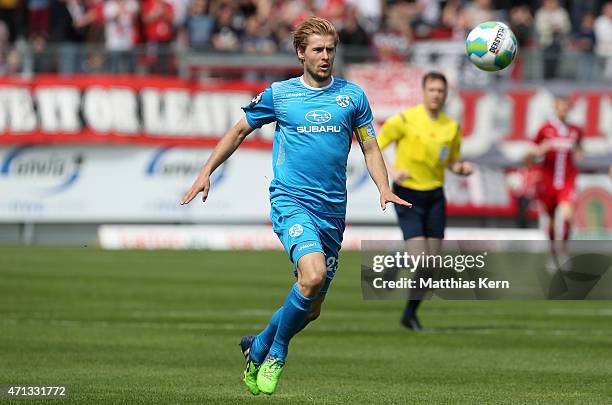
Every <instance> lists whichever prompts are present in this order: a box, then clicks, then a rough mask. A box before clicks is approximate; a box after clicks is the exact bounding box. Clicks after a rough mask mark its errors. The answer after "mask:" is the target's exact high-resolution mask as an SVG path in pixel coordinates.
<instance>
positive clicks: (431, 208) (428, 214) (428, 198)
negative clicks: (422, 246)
mask: <svg viewBox="0 0 612 405" xmlns="http://www.w3.org/2000/svg"><path fill="white" fill-rule="evenodd" d="M393 192H394V193H395V194H397V195H398V196H399V197H400V198H401V199H403V200H406V201H408V202H409V203H412V208H408V207H404V206H403V205H399V204H395V212H396V213H397V220H398V222H399V226H400V228H402V234H403V235H404V240H408V239H411V238H416V237H418V236H421V237H426V238H437V239H444V228H445V227H446V199H445V197H444V189H443V188H442V187H440V188H436V189H434V190H429V191H418V190H412V189H410V188H405V187H401V186H398V185H397V184H393Z"/></svg>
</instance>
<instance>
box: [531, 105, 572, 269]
mask: <svg viewBox="0 0 612 405" xmlns="http://www.w3.org/2000/svg"><path fill="white" fill-rule="evenodd" d="M568 111H569V100H568V99H567V97H563V96H557V97H555V118H553V119H551V120H549V121H548V122H546V123H545V124H544V125H543V126H542V127H541V128H540V130H539V131H538V134H537V136H536V138H535V140H534V147H533V149H532V150H531V151H530V153H529V160H530V161H531V162H536V164H537V165H538V167H539V173H540V175H539V181H538V184H537V186H536V198H537V199H538V200H539V202H540V206H541V211H542V213H543V214H544V215H545V216H546V217H547V218H548V236H549V238H550V240H551V241H554V240H558V239H561V240H563V242H562V245H561V246H562V247H561V249H562V251H561V253H563V254H567V240H568V239H569V235H570V229H571V222H572V215H573V205H574V199H575V187H576V176H577V175H578V167H577V166H576V162H578V161H579V160H580V159H581V158H582V147H581V141H582V130H581V129H580V128H578V127H577V126H575V125H572V124H570V123H568V122H567V114H568ZM557 212H558V214H559V215H561V217H562V219H563V234H562V235H561V237H560V238H558V237H556V236H557V235H555V214H556V213H557ZM551 250H552V253H553V257H555V258H556V259H557V265H558V266H559V265H560V264H562V263H559V261H560V260H559V259H558V257H556V253H557V252H555V244H551Z"/></svg>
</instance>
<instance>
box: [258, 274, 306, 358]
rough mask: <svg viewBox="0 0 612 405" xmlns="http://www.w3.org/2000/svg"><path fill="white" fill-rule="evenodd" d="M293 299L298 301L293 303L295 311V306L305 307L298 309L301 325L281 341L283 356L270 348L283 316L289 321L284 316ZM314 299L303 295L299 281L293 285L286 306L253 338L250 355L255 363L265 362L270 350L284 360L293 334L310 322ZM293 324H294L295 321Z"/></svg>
mask: <svg viewBox="0 0 612 405" xmlns="http://www.w3.org/2000/svg"><path fill="white" fill-rule="evenodd" d="M292 300H293V301H294V302H297V305H295V306H293V305H292V307H293V308H294V313H295V312H296V311H295V309H297V308H295V307H296V306H299V307H301V308H304V309H303V310H298V311H297V312H298V313H299V315H300V318H299V319H300V320H301V322H300V323H299V327H298V328H296V329H295V330H294V331H293V332H290V333H291V334H290V336H289V339H286V338H285V340H284V342H285V343H284V344H283V343H281V346H280V349H281V351H282V352H283V353H284V355H282V357H281V356H280V355H279V354H274V353H278V351H276V352H274V353H273V352H272V351H271V350H270V349H271V347H272V345H273V343H274V341H275V337H276V335H277V331H278V326H279V324H280V321H281V317H282V318H283V320H284V321H285V322H287V321H288V319H287V318H284V317H283V313H284V309H285V307H286V306H287V305H288V303H289V304H290V305H291V301H292ZM312 301H314V298H308V297H305V296H304V295H302V293H301V292H300V290H299V288H298V286H297V283H295V284H294V285H293V287H292V288H291V291H289V295H288V296H287V299H286V300H285V304H284V306H282V307H280V308H279V309H278V310H277V311H276V312H275V313H274V315H272V319H270V322H269V323H268V325H267V326H266V328H265V329H264V330H263V331H261V333H259V334H258V335H257V336H255V339H254V340H253V343H252V344H251V354H250V355H251V359H252V360H253V361H254V362H255V364H261V363H263V361H264V360H265V359H266V356H267V355H268V352H270V354H271V355H273V356H274V357H280V358H282V361H284V359H285V358H286V356H287V346H288V345H289V340H290V339H291V338H292V337H293V336H295V335H296V334H297V333H298V332H300V331H301V330H302V329H304V328H305V327H306V326H307V325H308V323H309V322H308V319H306V318H307V316H308V312H309V311H310V307H311V306H312ZM291 324H292V325H294V323H293V322H292V323H291ZM285 328H286V330H287V326H285ZM292 329H293V328H292ZM282 336H285V337H286V336H288V333H287V332H284V335H282ZM281 339H283V337H281ZM277 350H278V349H277Z"/></svg>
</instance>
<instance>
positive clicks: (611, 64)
mask: <svg viewBox="0 0 612 405" xmlns="http://www.w3.org/2000/svg"><path fill="white" fill-rule="evenodd" d="M594 31H595V42H596V45H595V52H596V53H597V56H599V57H600V58H601V60H602V64H603V78H604V79H605V80H612V1H607V2H606V3H605V4H604V5H603V8H602V14H601V15H600V16H599V17H597V19H596V20H595V25H594Z"/></svg>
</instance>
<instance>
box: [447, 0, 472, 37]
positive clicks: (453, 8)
mask: <svg viewBox="0 0 612 405" xmlns="http://www.w3.org/2000/svg"><path fill="white" fill-rule="evenodd" d="M441 20H442V26H443V27H445V28H447V29H450V30H452V32H453V35H452V36H453V38H455V39H457V40H465V37H466V36H465V34H466V30H467V29H469V28H468V27H469V24H468V22H467V21H466V20H467V15H466V14H465V13H464V12H463V8H462V6H461V0H448V1H447V2H446V4H445V5H444V8H443V9H442V18H441Z"/></svg>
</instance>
